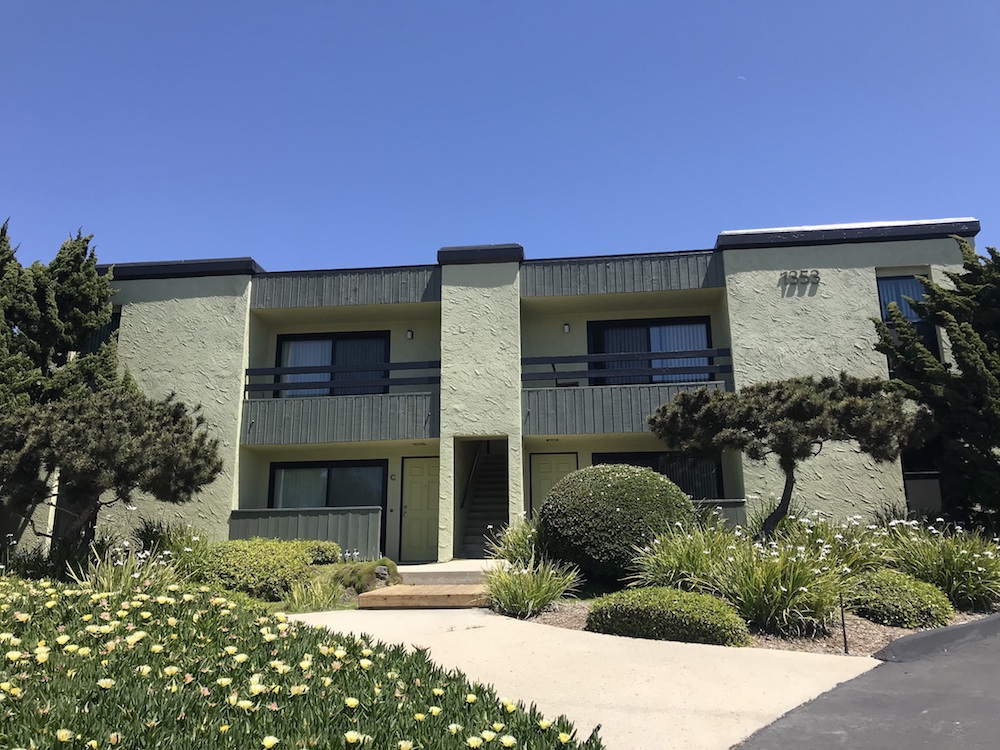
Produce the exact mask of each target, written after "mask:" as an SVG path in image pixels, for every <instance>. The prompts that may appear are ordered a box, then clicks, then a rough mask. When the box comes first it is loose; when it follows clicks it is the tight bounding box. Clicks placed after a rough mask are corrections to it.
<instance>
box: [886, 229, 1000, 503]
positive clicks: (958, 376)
mask: <svg viewBox="0 0 1000 750" xmlns="http://www.w3.org/2000/svg"><path fill="white" fill-rule="evenodd" d="M955 239H956V240H957V241H958V244H959V246H960V248H961V251H962V258H963V272H962V273H946V274H945V275H946V276H947V277H948V279H949V281H950V282H951V284H949V285H948V286H944V285H942V284H939V283H937V282H934V281H930V280H929V279H922V281H923V285H924V294H925V297H924V299H923V300H922V301H914V302H913V303H912V306H913V308H914V310H916V311H917V312H918V313H919V314H921V315H922V316H923V319H924V320H925V321H927V322H930V323H933V324H935V325H937V326H940V327H941V328H943V329H944V331H945V333H946V334H947V337H948V342H949V343H950V357H951V359H952V360H953V363H954V364H951V363H944V362H941V361H940V360H939V359H938V358H937V357H936V356H935V355H934V353H933V352H931V351H930V350H929V349H928V348H927V347H926V346H924V344H923V343H922V342H921V337H920V334H919V332H918V331H917V329H916V327H915V326H914V325H913V323H911V322H910V321H908V320H907V319H906V318H905V317H904V315H903V314H902V312H901V311H900V310H899V307H898V306H897V305H896V304H895V303H893V304H890V305H889V324H888V325H887V324H886V323H883V322H882V321H880V320H876V321H874V322H875V327H876V329H877V331H878V337H879V343H878V344H877V346H876V348H877V349H878V350H879V351H880V352H883V353H884V354H886V355H887V356H888V357H889V358H890V360H891V361H892V365H893V377H894V380H893V384H894V385H895V386H897V387H898V388H899V389H900V391H901V392H902V393H904V394H905V395H906V396H908V397H910V398H912V399H914V400H915V401H917V402H918V403H920V404H922V405H923V406H924V407H926V408H927V409H928V410H929V411H930V414H931V415H932V418H933V428H932V431H931V434H932V435H935V434H936V435H938V436H940V438H941V443H940V448H939V449H938V450H937V451H936V452H937V454H938V456H937V464H938V469H939V470H940V472H941V492H942V496H943V499H944V501H945V506H946V507H947V508H949V509H951V510H952V511H953V512H957V513H966V514H967V513H970V512H972V511H973V510H974V509H975V508H976V507H977V506H978V507H979V508H982V509H989V510H992V511H997V510H1000V452H998V450H997V449H998V448H1000V255H998V254H997V251H996V249H995V248H987V252H988V254H989V257H987V258H983V257H980V256H979V255H977V254H976V251H975V250H974V249H973V247H972V245H971V244H969V242H968V241H966V240H964V239H961V238H958V237H956V238H955Z"/></svg>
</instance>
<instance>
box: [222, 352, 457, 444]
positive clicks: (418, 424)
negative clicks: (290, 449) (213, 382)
mask: <svg viewBox="0 0 1000 750" xmlns="http://www.w3.org/2000/svg"><path fill="white" fill-rule="evenodd" d="M397 373H402V376H396V374H397ZM293 378H294V382H287V381H289V380H292V379H293ZM440 382H441V362H440V361H422V362H385V363H379V364H377V365H376V364H371V363H369V364H363V365H329V366H309V367H258V368H251V369H248V370H247V371H246V384H245V388H244V393H245V397H246V399H245V401H244V402H243V434H242V435H241V439H240V442H241V444H242V445H248V446H249V445H293V444H310V443H335V442H368V441H374V440H423V439H430V438H436V437H438V436H439V434H440V426H439V421H440V420H439V414H440V407H439V385H440Z"/></svg>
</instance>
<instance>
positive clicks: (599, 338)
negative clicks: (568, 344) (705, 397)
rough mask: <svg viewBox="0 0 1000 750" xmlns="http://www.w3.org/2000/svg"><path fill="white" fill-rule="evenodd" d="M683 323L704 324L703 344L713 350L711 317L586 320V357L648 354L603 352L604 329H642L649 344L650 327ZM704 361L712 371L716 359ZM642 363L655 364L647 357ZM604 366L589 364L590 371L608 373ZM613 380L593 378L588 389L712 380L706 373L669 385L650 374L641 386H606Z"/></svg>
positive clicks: (604, 363)
mask: <svg viewBox="0 0 1000 750" xmlns="http://www.w3.org/2000/svg"><path fill="white" fill-rule="evenodd" d="M684 323H703V324H704V326H705V341H706V344H707V345H706V347H705V348H706V349H712V348H713V345H712V316H711V315H688V316H678V317H670V318H619V319H615V320H588V321H587V353H588V354H633V353H634V354H638V355H641V354H644V353H648V352H608V351H605V349H606V346H605V343H604V334H605V332H606V331H607V329H609V328H613V327H615V326H624V325H633V326H636V327H639V326H642V327H645V328H646V331H647V340H648V338H649V329H650V328H652V327H653V326H658V325H660V326H668V325H671V324H684ZM705 359H706V360H707V363H706V366H707V367H711V366H712V365H714V364H715V358H714V357H705ZM637 360H638V361H641V360H642V357H637ZM645 361H646V362H648V363H649V366H650V368H651V369H652V363H653V362H654V361H655V360H654V359H653V358H651V357H650V358H648V359H646V360H645ZM607 365H608V363H607V362H594V363H592V364H591V367H593V369H597V370H609V369H611V368H609V367H608V366H607ZM682 374H683V373H682ZM613 377H615V376H614V375H610V374H609V375H608V376H607V377H604V378H592V379H591V385H655V384H670V383H673V382H677V383H681V382H694V383H700V382H703V381H705V382H707V381H709V380H711V374H710V373H707V372H706V373H704V375H702V376H701V377H696V376H694V375H691V376H690V377H689V378H688V379H687V380H677V381H672V380H655V379H654V378H655V377H656V376H655V375H653V374H650V375H649V376H648V379H647V380H646V381H645V382H642V383H608V382H607V380H608V378H613ZM627 377H631V378H636V379H637V378H639V377H642V376H638V375H636V376H627Z"/></svg>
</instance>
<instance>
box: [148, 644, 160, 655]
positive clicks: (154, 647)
mask: <svg viewBox="0 0 1000 750" xmlns="http://www.w3.org/2000/svg"><path fill="white" fill-rule="evenodd" d="M149 650H150V651H151V652H152V653H154V654H159V653H161V652H162V651H163V645H162V644H159V643H154V644H153V645H152V646H150V647H149Z"/></svg>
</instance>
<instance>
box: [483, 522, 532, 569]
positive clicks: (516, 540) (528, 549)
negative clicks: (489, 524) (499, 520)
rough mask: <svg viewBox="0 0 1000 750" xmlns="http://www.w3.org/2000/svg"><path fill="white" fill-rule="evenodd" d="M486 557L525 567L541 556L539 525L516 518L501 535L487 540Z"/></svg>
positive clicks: (498, 534)
mask: <svg viewBox="0 0 1000 750" xmlns="http://www.w3.org/2000/svg"><path fill="white" fill-rule="evenodd" d="M486 556H487V557H488V558H490V559H492V560H505V561H506V562H509V563H511V564H512V565H524V563H526V562H528V561H529V560H532V559H534V558H535V557H536V556H540V550H539V545H538V524H537V523H536V522H534V521H529V520H528V519H527V518H521V517H518V518H515V519H514V520H513V521H511V522H510V523H509V524H507V525H506V526H505V527H504V528H503V529H502V530H501V531H500V532H499V533H497V534H495V535H491V536H488V537H487V538H486Z"/></svg>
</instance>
